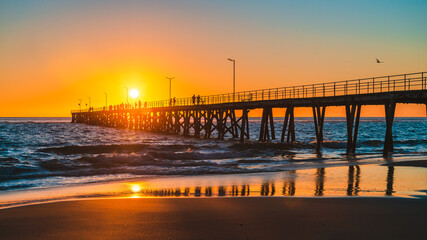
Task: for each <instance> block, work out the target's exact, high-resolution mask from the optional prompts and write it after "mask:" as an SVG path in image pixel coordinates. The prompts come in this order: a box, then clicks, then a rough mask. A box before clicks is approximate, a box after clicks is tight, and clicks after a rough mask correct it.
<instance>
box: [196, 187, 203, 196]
mask: <svg viewBox="0 0 427 240" xmlns="http://www.w3.org/2000/svg"><path fill="white" fill-rule="evenodd" d="M200 195H202V188H201V187H196V189H194V196H196V197H200Z"/></svg>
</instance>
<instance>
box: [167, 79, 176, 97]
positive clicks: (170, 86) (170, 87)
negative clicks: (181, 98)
mask: <svg viewBox="0 0 427 240" xmlns="http://www.w3.org/2000/svg"><path fill="white" fill-rule="evenodd" d="M166 78H167V79H169V99H172V79H174V78H175V77H166Z"/></svg>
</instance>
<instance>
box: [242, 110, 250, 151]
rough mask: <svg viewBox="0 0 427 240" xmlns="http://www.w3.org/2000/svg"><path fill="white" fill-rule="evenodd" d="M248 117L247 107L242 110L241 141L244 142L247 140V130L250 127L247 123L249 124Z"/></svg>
mask: <svg viewBox="0 0 427 240" xmlns="http://www.w3.org/2000/svg"><path fill="white" fill-rule="evenodd" d="M248 120H249V118H248V110H247V109H246V108H245V109H243V110H242V123H241V127H240V142H241V143H243V142H244V141H245V135H246V134H245V131H246V129H249V128H248V127H249V126H247V125H249V121H248Z"/></svg>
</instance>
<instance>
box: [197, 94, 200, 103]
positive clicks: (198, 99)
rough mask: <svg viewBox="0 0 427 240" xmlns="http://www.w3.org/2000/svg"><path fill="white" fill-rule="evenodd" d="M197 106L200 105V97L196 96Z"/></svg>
mask: <svg viewBox="0 0 427 240" xmlns="http://www.w3.org/2000/svg"><path fill="white" fill-rule="evenodd" d="M197 105H200V95H197Z"/></svg>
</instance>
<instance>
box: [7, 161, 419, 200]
mask: <svg viewBox="0 0 427 240" xmlns="http://www.w3.org/2000/svg"><path fill="white" fill-rule="evenodd" d="M425 176H427V168H420V167H393V166H378V165H363V166H357V165H355V166H344V167H331V168H318V169H306V170H293V171H285V172H277V173H259V174H234V175H205V176H180V177H161V178H156V179H146V180H134V181H125V182H123V181H122V182H111V183H97V184H85V185H74V186H68V187H57V188H49V189H35V190H28V191H12V192H7V191H6V192H2V193H0V208H7V207H11V206H18V205H27V204H34V203H41V202H47V201H61V200H71V199H88V198H146V197H198V198H200V197H254V196H262V197H271V196H275V197H277V196H279V197H280V196H286V197H293V196H296V197H347V196H360V197H381V196H382V197H388V196H393V197H417V196H418V197H425V195H426V191H425V190H426V189H427V181H426V178H425Z"/></svg>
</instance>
